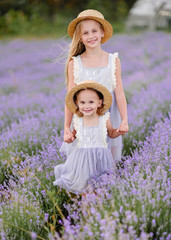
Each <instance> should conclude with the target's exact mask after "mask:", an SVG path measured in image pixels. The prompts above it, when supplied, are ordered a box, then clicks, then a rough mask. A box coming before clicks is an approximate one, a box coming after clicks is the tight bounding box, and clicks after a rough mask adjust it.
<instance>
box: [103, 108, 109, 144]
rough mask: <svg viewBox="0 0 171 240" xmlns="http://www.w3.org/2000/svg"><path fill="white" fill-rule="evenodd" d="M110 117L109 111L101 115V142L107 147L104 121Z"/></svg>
mask: <svg viewBox="0 0 171 240" xmlns="http://www.w3.org/2000/svg"><path fill="white" fill-rule="evenodd" d="M109 117H110V112H106V113H105V115H104V116H103V117H102V123H103V125H102V134H103V143H104V146H105V147H107V141H106V140H107V127H106V122H107V120H108V119H109Z"/></svg>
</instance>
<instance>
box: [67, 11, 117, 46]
mask: <svg viewBox="0 0 171 240" xmlns="http://www.w3.org/2000/svg"><path fill="white" fill-rule="evenodd" d="M82 20H95V21H97V22H99V23H101V24H102V26H103V28H104V37H103V38H102V40H101V43H105V42H106V41H108V40H109V39H110V38H111V37H112V35H113V28H112V25H111V24H110V23H109V22H108V21H106V20H105V19H102V18H99V17H95V16H84V17H77V18H75V19H74V20H73V21H72V22H70V24H69V25H68V34H69V36H70V37H71V38H73V35H74V31H75V28H76V25H77V23H79V22H80V21H82Z"/></svg>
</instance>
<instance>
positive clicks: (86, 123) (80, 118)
mask: <svg viewBox="0 0 171 240" xmlns="http://www.w3.org/2000/svg"><path fill="white" fill-rule="evenodd" d="M65 102H66V105H67V107H68V109H69V110H70V111H71V112H72V113H76V114H74V117H73V125H74V134H75V137H76V139H75V140H74V138H75V137H74V138H73V140H74V142H76V147H75V148H74V150H73V151H72V152H71V153H70V154H69V155H68V158H67V160H66V162H65V163H64V164H59V165H57V166H56V167H55V169H54V172H55V179H56V180H55V181H54V185H58V186H60V187H62V188H64V189H66V190H67V191H69V192H73V193H76V194H79V193H82V192H83V191H84V189H85V188H86V186H87V184H88V180H89V179H91V178H92V177H93V176H94V175H95V174H96V173H98V174H102V173H104V172H105V171H107V170H109V169H111V168H112V164H113V161H112V160H113V157H112V154H111V151H110V150H109V148H108V146H107V134H108V135H109V137H110V138H116V137H118V136H119V135H123V134H124V133H122V132H120V131H119V130H117V129H114V128H113V127H112V124H111V120H110V113H109V112H106V111H107V110H108V109H109V107H110V106H111V103H112V95H111V94H110V92H109V91H108V90H107V88H105V87H104V86H102V85H101V84H98V83H97V82H94V81H91V80H88V81H82V82H81V83H79V84H78V85H76V86H75V87H74V88H72V89H71V90H70V91H69V92H68V94H67V95H66V99H65ZM105 112H106V113H105ZM104 113H105V114H104ZM67 145H68V148H69V147H70V144H67Z"/></svg>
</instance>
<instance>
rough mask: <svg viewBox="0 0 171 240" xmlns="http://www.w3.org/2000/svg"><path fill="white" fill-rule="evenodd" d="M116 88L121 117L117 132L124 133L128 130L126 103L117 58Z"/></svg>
mask: <svg viewBox="0 0 171 240" xmlns="http://www.w3.org/2000/svg"><path fill="white" fill-rule="evenodd" d="M115 74H116V88H115V97H116V103H117V106H118V109H119V112H120V116H121V120H122V122H121V125H120V126H119V128H118V130H119V131H120V132H123V133H126V132H127V131H128V129H129V127H128V117H127V102H126V98H125V94H124V91H123V85H122V79H121V64H120V60H119V58H116V73H115Z"/></svg>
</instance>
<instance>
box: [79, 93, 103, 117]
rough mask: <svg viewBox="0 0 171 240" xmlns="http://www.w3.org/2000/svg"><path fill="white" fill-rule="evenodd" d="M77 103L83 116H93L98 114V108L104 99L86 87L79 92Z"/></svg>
mask: <svg viewBox="0 0 171 240" xmlns="http://www.w3.org/2000/svg"><path fill="white" fill-rule="evenodd" d="M76 103H77V106H78V108H79V111H80V112H81V113H82V114H83V116H87V117H92V116H96V115H97V108H98V107H100V106H101V104H102V100H101V99H99V96H98V95H97V93H96V92H95V91H93V90H91V89H85V90H82V91H81V92H80V93H79V94H78V96H77V101H76Z"/></svg>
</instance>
